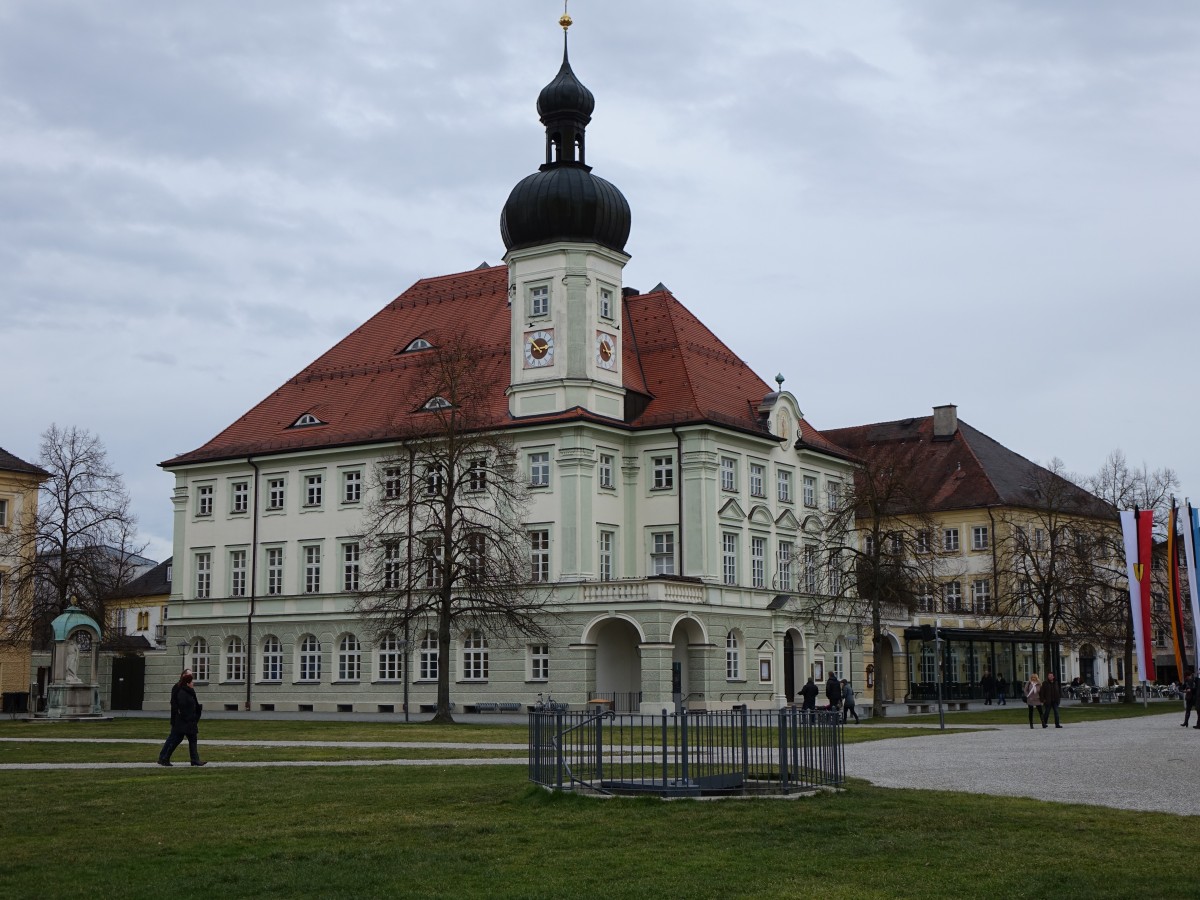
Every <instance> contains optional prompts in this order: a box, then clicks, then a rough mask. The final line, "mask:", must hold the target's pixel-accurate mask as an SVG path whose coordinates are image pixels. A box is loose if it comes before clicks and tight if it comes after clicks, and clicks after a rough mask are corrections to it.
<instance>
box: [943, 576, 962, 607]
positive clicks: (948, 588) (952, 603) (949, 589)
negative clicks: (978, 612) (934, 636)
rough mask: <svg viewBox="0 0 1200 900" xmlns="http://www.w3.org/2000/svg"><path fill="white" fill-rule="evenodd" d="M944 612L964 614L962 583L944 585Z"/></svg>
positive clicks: (950, 582) (949, 582) (952, 582)
mask: <svg viewBox="0 0 1200 900" xmlns="http://www.w3.org/2000/svg"><path fill="white" fill-rule="evenodd" d="M942 611H943V612H948V613H957V612H962V611H963V608H962V582H961V581H948V582H946V583H945V584H944V585H942Z"/></svg>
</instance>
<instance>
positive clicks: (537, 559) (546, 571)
mask: <svg viewBox="0 0 1200 900" xmlns="http://www.w3.org/2000/svg"><path fill="white" fill-rule="evenodd" d="M529 580H530V581H532V582H534V583H535V584H544V583H546V582H547V581H549V580H550V531H549V530H548V529H545V528H535V529H534V530H532V531H530V532H529Z"/></svg>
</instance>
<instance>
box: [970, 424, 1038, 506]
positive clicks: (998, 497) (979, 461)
mask: <svg viewBox="0 0 1200 900" xmlns="http://www.w3.org/2000/svg"><path fill="white" fill-rule="evenodd" d="M964 427H966V428H969V429H971V431H974V432H975V433H976V434H979V435H981V436H982V437H985V438H987V439H988V440H989V441H992V442H994V443H996V444H998V445H999V446H1001V447H1003V446H1004V445H1003V444H1000V442H999V441H997V440H996V439H995V438H992V437H989V436H988V435H986V434H984V433H983V432H982V431H980V430H979V429H978V428H976V427H975V426H973V425H971V424H970V423H969V422H965V421H963V420H962V419H959V420H958V430H957V432H956V433H957V434H961V435H962V444H963V446H964V447H966V448H967V452H968V453H969V454H971V459H973V460H975V465H977V466H978V467H979V471H980V472H982V473H983V477H984V480H985V481H987V483H988V487H990V488H991V489H992V493H993V494H994V495H995V497H996V500H997V501H1000V502H1003V500H1004V497H1003V495H1002V494H1001V491H1000V488H999V487H998V486H997V485H996V482H995V480H994V479H993V478H992V473H991V472H990V471H988V467H987V466H986V465H984V462H983V460H982V459H980V458H979V454H978V453H976V452H975V448H974V447H972V446H971V442H970V440H968V438H967V435H966V433H965V432H964V431H963V428H964ZM1004 449H1005V450H1008V448H1007V447H1004ZM1009 452H1010V453H1012V452H1014V451H1011V450H1010V451H1009ZM1016 455H1017V456H1021V454H1019V453H1017V454H1016ZM1021 458H1022V459H1025V457H1023V456H1022V457H1021ZM1026 462H1028V460H1026ZM1035 465H1036V463H1035Z"/></svg>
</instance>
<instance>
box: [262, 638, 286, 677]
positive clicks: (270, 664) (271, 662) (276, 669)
mask: <svg viewBox="0 0 1200 900" xmlns="http://www.w3.org/2000/svg"><path fill="white" fill-rule="evenodd" d="M260 671H261V672H262V680H263V681H283V645H282V644H280V643H279V638H277V637H275V635H273V634H268V635H267V636H266V637H265V638H263V642H262V667H261V669H260Z"/></svg>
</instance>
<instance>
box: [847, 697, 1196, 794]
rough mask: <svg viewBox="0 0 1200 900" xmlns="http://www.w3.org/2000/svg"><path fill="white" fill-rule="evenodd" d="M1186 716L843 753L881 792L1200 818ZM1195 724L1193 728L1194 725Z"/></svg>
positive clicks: (872, 745)
mask: <svg viewBox="0 0 1200 900" xmlns="http://www.w3.org/2000/svg"><path fill="white" fill-rule="evenodd" d="M1182 718H1183V717H1182V714H1181V713H1169V714H1165V715H1161V716H1149V717H1146V718H1136V719H1110V720H1108V721H1104V722H1087V723H1083V724H1078V723H1076V724H1072V723H1071V722H1070V721H1069V718H1066V719H1065V720H1064V723H1063V727H1062V728H1061V729H1056V728H1055V727H1054V725H1053V723H1051V725H1050V727H1049V728H1046V729H1043V728H1042V727H1041V726H1040V725H1038V726H1036V727H1035V728H1034V729H1033V730H1032V731H1031V730H1030V729H1029V728H1028V727H1027V726H1025V725H1019V726H1018V725H1004V726H1001V727H998V728H989V729H988V730H986V731H975V732H970V733H967V734H947V735H932V736H930V737H909V738H896V739H894V740H887V741H871V742H868V743H865V744H851V745H849V746H847V747H846V771H847V773H848V774H850V776H851V777H856V778H865V779H866V780H868V781H870V782H871V783H872V784H877V785H880V786H882V787H896V788H917V789H923V790H945V791H965V792H967V793H972V794H996V795H1000V796H1009V797H1033V798H1035V799H1037V800H1052V801H1055V802H1058V803H1091V804H1096V805H1098V806H1112V807H1116V808H1118V809H1139V810H1150V811H1159V812H1170V813H1178V814H1180V815H1187V816H1196V815H1200V790H1197V789H1196V786H1195V782H1196V776H1197V774H1198V773H1200V734H1197V733H1196V730H1195V729H1193V728H1187V729H1183V728H1180V727H1179V723H1180V722H1181V721H1182ZM1194 722H1195V720H1194V719H1193V724H1194Z"/></svg>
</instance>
